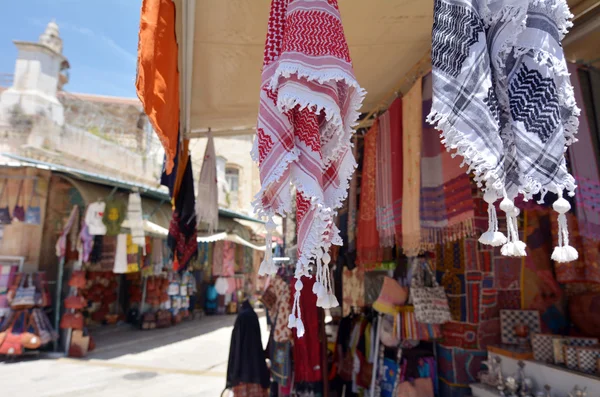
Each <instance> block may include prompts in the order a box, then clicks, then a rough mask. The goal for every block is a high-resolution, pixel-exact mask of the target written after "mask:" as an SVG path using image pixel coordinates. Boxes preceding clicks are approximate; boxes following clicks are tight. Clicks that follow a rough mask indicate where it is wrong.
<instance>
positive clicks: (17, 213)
mask: <svg viewBox="0 0 600 397" xmlns="http://www.w3.org/2000/svg"><path fill="white" fill-rule="evenodd" d="M22 191H23V181H21V183H19V191H18V192H17V202H16V203H15V208H14V209H13V216H12V218H13V220H17V221H19V222H23V221H25V207H23V205H19V203H20V201H21V192H22Z"/></svg>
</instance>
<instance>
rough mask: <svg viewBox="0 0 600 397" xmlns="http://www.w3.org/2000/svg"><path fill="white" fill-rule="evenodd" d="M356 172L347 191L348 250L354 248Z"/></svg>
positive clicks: (355, 156) (353, 149)
mask: <svg viewBox="0 0 600 397" xmlns="http://www.w3.org/2000/svg"><path fill="white" fill-rule="evenodd" d="M356 139H357V138H356V136H355V137H354V138H353V147H352V156H353V157H354V158H357V157H358V145H357V142H356ZM357 179H358V178H357V176H356V173H354V174H352V179H351V180H350V190H349V191H348V250H347V251H348V252H354V251H355V250H356V195H357V191H358V181H357Z"/></svg>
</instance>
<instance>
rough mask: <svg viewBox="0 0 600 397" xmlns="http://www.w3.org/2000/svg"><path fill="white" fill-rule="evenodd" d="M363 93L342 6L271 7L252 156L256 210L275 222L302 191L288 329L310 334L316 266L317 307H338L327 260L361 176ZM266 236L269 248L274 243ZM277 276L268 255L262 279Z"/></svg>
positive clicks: (301, 0) (278, 3) (307, 2)
mask: <svg viewBox="0 0 600 397" xmlns="http://www.w3.org/2000/svg"><path fill="white" fill-rule="evenodd" d="M364 95H365V91H364V90H363V89H361V88H360V86H359V85H358V83H357V82H356V79H355V77H354V71H353V68H352V63H351V60H350V53H349V50H348V45H347V43H346V39H345V36H344V30H343V28H342V21H341V18H340V13H339V9H338V5H337V1H336V0H272V2H271V14H270V16H269V26H268V32H267V40H266V45H265V52H264V64H263V71H262V83H261V91H260V108H259V115H258V125H257V136H256V140H255V143H254V148H253V151H252V156H253V158H254V160H255V161H257V162H258V163H259V169H260V178H261V183H262V188H261V190H260V192H259V194H258V195H257V200H256V202H255V208H256V210H257V212H258V213H259V215H261V216H266V217H268V218H270V221H269V222H268V223H267V229H268V230H269V231H273V230H274V228H275V225H274V223H273V221H272V219H271V218H272V217H273V216H274V215H276V214H278V215H281V216H286V215H287V214H289V213H291V211H292V205H291V203H292V190H291V186H290V184H292V185H294V186H295V188H296V203H297V210H296V214H297V223H298V263H297V265H296V285H295V289H296V293H295V296H294V307H293V309H292V314H291V315H290V321H289V326H290V327H292V328H293V327H296V328H297V333H298V336H302V334H303V333H304V325H303V323H302V320H301V318H300V310H299V307H298V305H299V299H300V291H301V290H302V282H301V277H302V276H303V275H305V276H308V275H309V266H310V265H311V264H312V263H315V264H316V272H314V274H315V275H316V282H315V287H314V288H313V292H315V293H316V294H317V296H318V298H319V299H318V301H317V305H319V306H321V307H335V306H337V305H338V302H337V300H336V299H335V296H334V294H333V293H332V290H331V281H330V276H329V269H328V266H327V265H328V263H329V261H330V260H331V258H330V256H329V254H328V253H327V252H328V250H329V247H330V246H331V244H336V245H341V244H342V241H341V239H340V237H339V231H338V230H337V228H336V226H335V225H334V224H333V217H334V214H335V210H336V209H337V208H339V207H340V206H341V204H342V201H343V200H344V199H345V198H346V195H347V191H348V183H349V179H350V177H351V176H352V173H353V172H354V169H355V168H356V161H355V159H354V156H353V155H352V144H351V142H350V139H351V136H352V131H353V127H354V126H355V124H356V120H357V119H358V116H359V112H358V111H359V109H360V107H361V103H362V99H363V97H364ZM269 237H270V236H269V235H267V241H268V240H269ZM275 271H276V268H275V266H274V265H273V261H272V257H271V254H270V252H269V250H267V252H266V255H265V261H264V262H263V264H262V265H261V268H260V271H259V273H260V274H273V273H274V272H275Z"/></svg>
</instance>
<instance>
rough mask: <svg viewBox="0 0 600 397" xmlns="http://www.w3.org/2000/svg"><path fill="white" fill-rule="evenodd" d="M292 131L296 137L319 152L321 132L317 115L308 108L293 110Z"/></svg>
mask: <svg viewBox="0 0 600 397" xmlns="http://www.w3.org/2000/svg"><path fill="white" fill-rule="evenodd" d="M294 131H295V135H296V137H298V139H300V140H301V141H302V142H304V143H305V144H306V146H308V147H309V148H311V150H312V151H313V152H316V153H319V155H320V154H321V134H319V122H318V120H317V116H316V115H315V114H314V113H313V112H312V111H311V110H309V109H308V108H304V109H302V110H298V109H296V110H295V111H294Z"/></svg>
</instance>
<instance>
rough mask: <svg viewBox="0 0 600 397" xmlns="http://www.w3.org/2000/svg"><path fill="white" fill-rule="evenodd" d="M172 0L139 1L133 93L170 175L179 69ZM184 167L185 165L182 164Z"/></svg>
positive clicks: (176, 124)
mask: <svg viewBox="0 0 600 397" xmlns="http://www.w3.org/2000/svg"><path fill="white" fill-rule="evenodd" d="M177 52H178V48H177V38H176V37H175V5H174V4H173V1H172V0H143V2H142V15H141V19H140V33H139V42H138V64H137V80H136V84H135V86H136V90H137V95H138V97H139V98H140V101H141V102H142V105H143V107H144V112H145V113H146V114H147V115H148V117H149V118H150V122H151V123H152V126H153V127H154V130H155V131H156V134H157V135H158V137H159V139H160V141H161V143H162V145H163V147H164V148H165V155H166V172H167V174H171V172H172V171H173V166H174V159H175V154H176V153H177V139H178V133H177V132H178V128H179V70H178V65H177V60H178V54H177ZM182 168H185V167H182Z"/></svg>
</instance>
